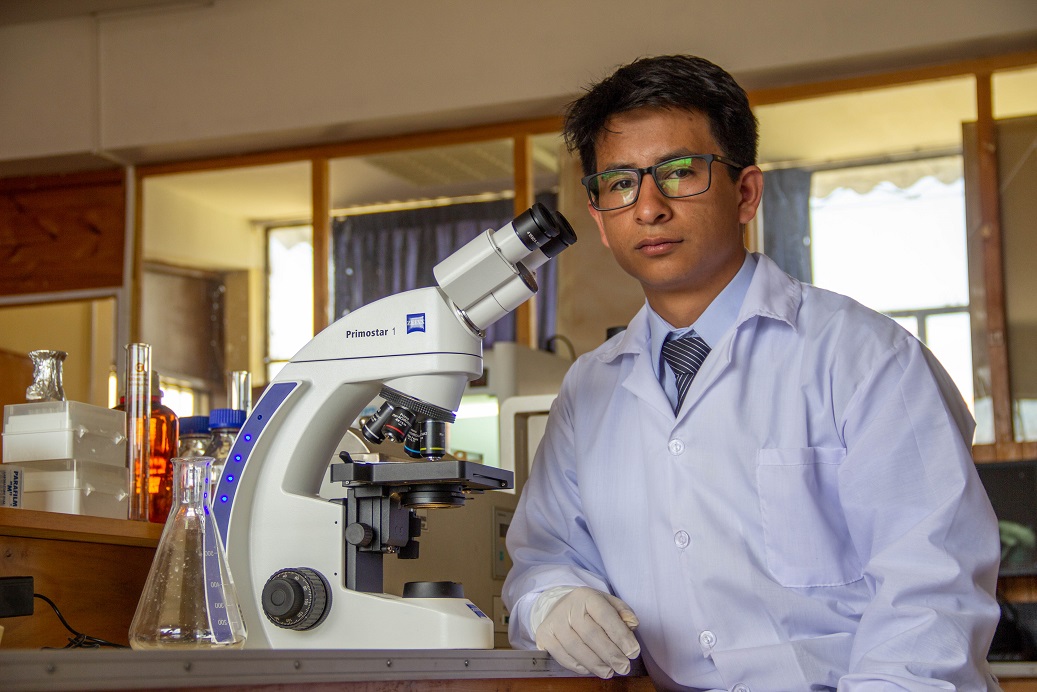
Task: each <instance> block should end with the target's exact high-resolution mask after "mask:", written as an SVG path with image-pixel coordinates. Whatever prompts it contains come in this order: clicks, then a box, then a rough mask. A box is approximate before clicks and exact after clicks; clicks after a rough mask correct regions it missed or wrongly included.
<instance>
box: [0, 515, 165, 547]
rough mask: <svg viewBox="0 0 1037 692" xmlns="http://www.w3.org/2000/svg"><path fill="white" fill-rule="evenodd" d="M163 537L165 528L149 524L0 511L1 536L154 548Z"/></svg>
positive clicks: (81, 516) (160, 525) (102, 518)
mask: <svg viewBox="0 0 1037 692" xmlns="http://www.w3.org/2000/svg"><path fill="white" fill-rule="evenodd" d="M161 535H162V524H153V523H151V522H147V521H130V520H128V519H108V518H106V517H91V516H87V515H84V514H59V513H56V512H38V511H36V510H32V509H21V508H12V507H0V536H20V537H24V538H49V539H55V540H64V541H77V542H85V543H108V544H111V545H135V546H143V547H146V548H155V547H157V546H158V539H159V537H160V536H161Z"/></svg>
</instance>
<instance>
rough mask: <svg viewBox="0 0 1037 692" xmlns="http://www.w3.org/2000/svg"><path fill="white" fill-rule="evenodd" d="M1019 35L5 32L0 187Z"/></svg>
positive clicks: (513, 8)
mask: <svg viewBox="0 0 1037 692" xmlns="http://www.w3.org/2000/svg"><path fill="white" fill-rule="evenodd" d="M632 12H634V13H635V14H636V16H635V17H633V19H636V21H631V19H632V17H631V13H632ZM1035 37H1037V12H1034V11H1033V5H1032V2H1030V1H1029V0H996V1H991V2H985V3H976V2H974V1H973V0H944V1H943V2H941V3H938V4H934V3H931V2H927V1H926V0H876V1H874V2H868V3H853V4H847V3H831V2H830V1H829V0H797V1H796V2H794V3H790V2H783V3H774V2H770V1H769V0H747V1H746V2H740V3H712V4H706V3H688V2H676V1H673V0H670V1H665V2H655V3H645V4H641V5H638V6H636V8H634V9H632V8H631V6H630V5H629V3H627V2H622V1H620V0H601V1H599V2H596V3H593V4H590V3H580V2H565V3H559V2H553V1H551V0H530V1H528V2H522V3H503V4H494V6H493V8H492V11H488V8H487V6H486V5H485V4H484V3H481V2H478V0H452V1H450V2H441V3H428V2H421V1H420V0H403V1H399V2H393V3H370V2H361V1H360V0H348V1H342V0H307V1H306V2H296V1H295V0H213V1H210V2H180V3H167V4H164V5H162V6H161V7H159V8H157V9H152V10H141V11H137V12H129V13H109V14H104V13H102V14H99V15H97V16H95V17H90V16H83V17H79V18H75V17H74V18H69V19H65V20H55V21H46V22H36V23H21V24H9V25H6V26H0V92H2V93H4V99H3V100H2V102H0V162H4V163H5V164H6V165H5V166H4V168H3V169H2V170H0V175H14V174H16V173H17V172H18V171H22V172H25V170H26V169H27V168H32V167H37V168H38V167H39V166H41V165H44V164H46V165H50V166H57V167H64V168H65V169H68V167H70V166H77V165H79V166H83V165H87V164H92V165H102V164H109V163H110V161H109V160H108V159H109V158H110V157H115V158H117V159H119V160H123V161H128V162H131V163H140V162H144V161H156V160H168V159H171V158H180V157H189V156H198V155H202V154H206V155H214V154H230V153H237V152H241V151H247V150H255V149H269V148H275V147H284V146H290V145H296V144H303V143H313V142H328V141H344V140H350V139H356V138H360V137H365V136H373V135H381V134H390V133H401V132H406V131H415V130H429V129H436V128H443V127H448V126H449V127H457V126H465V125H469V124H475V123H479V122H490V121H502V120H511V119H519V118H524V117H534V116H542V115H553V114H556V113H558V112H559V106H560V105H561V104H563V103H564V102H566V101H568V100H569V99H571V98H572V96H573V95H575V94H577V93H578V92H579V89H580V86H581V85H583V84H585V83H587V82H589V81H592V80H594V79H596V78H598V77H600V76H601V75H602V74H603V73H604V72H605V71H607V70H608V69H609V68H610V67H611V66H613V65H616V64H619V63H622V62H626V61H628V60H630V59H633V58H635V57H637V56H640V55H645V54H660V53H667V52H695V53H698V54H700V55H704V56H707V57H709V58H710V59H712V60H714V61H716V62H718V63H720V64H722V65H724V66H725V67H727V68H728V69H730V70H731V71H732V72H733V73H734V74H735V75H736V76H738V77H739V78H740V79H741V80H742V81H743V82H744V83H745V85H746V86H747V87H750V88H755V87H760V86H774V85H777V84H781V83H785V82H789V81H803V80H805V79H806V78H809V79H811V80H819V79H823V78H826V77H834V76H844V75H848V74H859V73H861V72H865V71H869V70H876V69H887V68H892V67H899V68H906V67H909V66H912V65H920V64H925V63H927V62H930V61H932V60H947V59H962V58H967V57H975V56H979V55H985V54H989V53H991V52H994V51H997V52H1008V51H1012V50H1021V49H1033V47H1034V46H1035V45H1037V42H1035Z"/></svg>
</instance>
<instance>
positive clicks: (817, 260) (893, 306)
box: [810, 158, 969, 312]
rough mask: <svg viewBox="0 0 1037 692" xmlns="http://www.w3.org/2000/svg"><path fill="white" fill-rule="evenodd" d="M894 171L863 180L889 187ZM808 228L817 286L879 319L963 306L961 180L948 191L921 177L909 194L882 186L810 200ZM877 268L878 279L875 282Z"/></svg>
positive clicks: (819, 180) (879, 170)
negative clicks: (861, 305)
mask: <svg viewBox="0 0 1037 692" xmlns="http://www.w3.org/2000/svg"><path fill="white" fill-rule="evenodd" d="M956 163H957V169H958V175H959V176H960V175H961V173H960V170H961V161H960V159H957V158H956ZM896 167H897V164H890V165H887V166H875V167H868V168H869V170H868V171H860V173H861V174H862V175H865V174H870V175H872V176H874V178H873V180H877V181H886V180H888V178H889V177H891V176H893V175H895V173H894V171H893V170H891V169H895V168H896ZM825 176H826V173H825V172H819V173H816V174H815V175H814V180H813V184H814V186H815V187H817V186H823V185H824V178H825ZM810 221H811V250H812V255H813V257H812V259H813V263H812V268H813V272H814V281H815V283H816V284H817V285H819V286H823V287H825V288H828V289H831V290H833V291H836V292H838V293H842V294H844V295H849V296H852V297H853V298H856V299H857V300H859V301H860V302H862V303H864V304H865V305H867V306H869V307H871V308H873V309H875V310H879V311H881V312H891V311H896V310H910V309H916V308H920V307H926V308H935V307H946V306H951V305H968V303H969V290H968V289H969V287H968V262H967V258H966V245H965V197H964V181H963V179H962V178H961V177H958V179H957V180H955V181H953V182H951V183H946V184H945V183H942V182H941V181H939V180H937V179H936V178H933V177H925V178H922V179H921V180H919V181H918V182H917V183H915V184H913V185H911V186H910V187H908V188H907V189H901V188H898V187H897V186H896V185H894V184H892V183H890V182H881V183H879V184H878V185H877V186H875V187H874V188H872V189H871V190H870V191H869V192H867V193H864V194H861V193H859V192H856V191H854V190H849V189H846V188H838V189H836V190H835V191H834V192H832V193H831V194H830V195H829V196H828V197H825V198H820V199H818V198H812V200H811V204H810ZM879 267H880V268H881V275H882V280H876V268H879Z"/></svg>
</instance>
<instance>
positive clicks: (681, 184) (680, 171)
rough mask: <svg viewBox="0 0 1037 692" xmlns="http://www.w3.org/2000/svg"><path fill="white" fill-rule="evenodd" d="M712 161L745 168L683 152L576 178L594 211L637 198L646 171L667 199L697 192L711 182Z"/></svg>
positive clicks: (618, 206)
mask: <svg viewBox="0 0 1037 692" xmlns="http://www.w3.org/2000/svg"><path fill="white" fill-rule="evenodd" d="M714 161H717V162H718V163H722V164H724V165H725V166H731V167H732V168H736V169H738V170H741V169H743V168H745V166H743V165H742V164H740V163H736V162H734V161H732V160H731V159H728V158H724V157H723V156H720V155H718V154H687V155H685V156H678V157H677V158H675V159H669V160H667V161H662V162H660V163H657V164H655V165H654V166H646V167H644V168H613V169H611V170H608V171H602V172H601V173H594V174H592V175H588V176H587V177H585V178H582V179H581V180H580V182H581V183H583V186H584V187H586V188H587V196H588V197H589V198H590V201H591V206H593V207H594V208H595V209H597V210H598V211H612V210H614V209H622V208H623V207H629V206H630V205H631V204H633V203H634V202H636V201H637V196H638V194H639V193H640V192H641V181H642V180H643V179H644V176H645V174H646V173H650V174H651V175H652V178H654V179H655V184H656V185H657V186H658V187H659V191H660V192H662V193H663V195H665V196H666V197H669V198H670V199H679V198H681V197H694V196H695V195H701V194H702V193H703V192H705V191H706V190H708V189H709V186H710V184H711V183H712V177H713V166H712V163H713V162H714Z"/></svg>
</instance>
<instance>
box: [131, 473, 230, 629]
mask: <svg viewBox="0 0 1037 692" xmlns="http://www.w3.org/2000/svg"><path fill="white" fill-rule="evenodd" d="M172 463H173V469H174V474H175V483H174V485H173V509H172V510H171V511H170V513H169V518H168V519H166V525H165V528H164V529H162V537H161V538H160V539H159V543H158V550H157V551H156V552H155V559H154V560H153V561H152V563H151V571H150V572H149V573H148V580H147V582H146V583H145V585H144V593H143V594H141V597H140V601H139V602H138V603H137V612H136V613H135V614H134V616H133V622H132V624H130V646H131V647H133V648H134V649H160V648H176V649H212V648H231V649H236V648H241V647H242V646H243V645H244V643H245V625H244V623H243V622H242V620H241V610H240V608H239V606H238V599H237V596H236V595H235V593H234V583H233V581H231V578H230V571H229V570H228V568H227V558H226V555H225V554H224V552H223V545H222V543H221V542H220V538H219V535H218V534H217V532H216V522H215V520H214V519H213V516H212V514H211V513H210V511H209V501H208V498H209V471H210V468H211V466H212V457H190V458H183V457H178V458H175V459H173V460H172Z"/></svg>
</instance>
